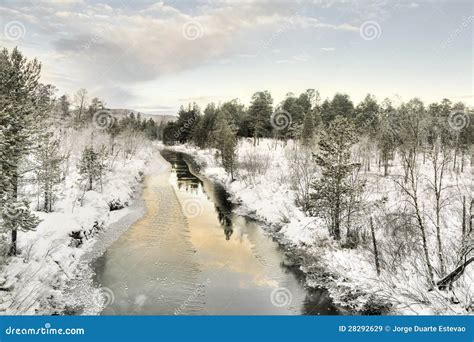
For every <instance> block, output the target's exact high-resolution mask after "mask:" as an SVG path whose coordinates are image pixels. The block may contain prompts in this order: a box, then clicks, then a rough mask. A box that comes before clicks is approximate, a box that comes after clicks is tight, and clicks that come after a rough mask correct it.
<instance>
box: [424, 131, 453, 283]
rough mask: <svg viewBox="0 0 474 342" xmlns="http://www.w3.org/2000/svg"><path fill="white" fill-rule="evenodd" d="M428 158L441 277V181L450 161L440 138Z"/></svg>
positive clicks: (442, 187)
mask: <svg viewBox="0 0 474 342" xmlns="http://www.w3.org/2000/svg"><path fill="white" fill-rule="evenodd" d="M428 158H429V160H430V162H431V166H432V171H433V175H432V177H433V178H432V179H431V180H428V182H429V184H430V188H431V190H432V191H433V194H434V196H435V208H434V210H435V219H434V225H435V228H436V241H437V244H438V259H439V265H440V272H441V274H442V275H444V274H445V272H446V264H445V260H444V253H443V244H442V238H441V210H442V208H443V207H444V205H445V202H446V199H445V198H444V197H443V193H444V190H445V189H446V186H444V183H443V179H444V176H445V173H446V171H447V170H448V165H449V162H450V160H451V157H450V151H449V150H448V147H447V146H446V145H443V144H442V142H441V138H439V137H438V138H437V139H436V141H435V142H434V144H433V148H432V149H430V150H429V153H428Z"/></svg>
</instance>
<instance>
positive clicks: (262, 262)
mask: <svg viewBox="0 0 474 342" xmlns="http://www.w3.org/2000/svg"><path fill="white" fill-rule="evenodd" d="M162 155H163V157H164V158H165V159H166V160H168V161H169V162H170V163H171V165H172V172H171V177H170V179H171V183H172V184H174V186H175V188H176V190H177V194H178V198H179V199H180V202H181V203H185V202H186V201H189V200H190V199H191V200H198V201H199V205H200V207H201V209H202V212H201V213H200V215H198V216H197V217H194V216H193V217H188V224H189V230H190V238H191V242H192V243H193V245H194V246H195V248H196V251H197V252H196V259H197V262H198V264H199V265H200V266H201V271H202V274H201V276H202V279H210V280H211V281H210V282H209V284H208V285H207V286H206V292H205V298H204V302H205V304H204V309H205V311H206V312H207V313H211V314H285V315H288V314H313V315H315V314H338V309H337V308H336V307H335V306H334V305H333V304H332V302H331V300H330V298H329V297H328V295H327V292H326V291H323V290H311V291H309V290H307V289H305V288H304V286H303V284H302V282H303V279H301V274H300V273H299V271H298V270H297V269H295V268H294V267H291V266H290V267H288V266H285V265H286V264H287V260H285V255H284V253H283V251H282V250H281V249H280V247H279V245H278V244H277V243H276V242H274V241H273V240H272V239H271V238H270V237H269V236H267V235H266V234H265V233H264V232H263V230H262V228H261V227H259V224H258V222H255V221H254V220H251V219H249V218H246V217H242V216H239V215H236V214H234V204H232V202H231V201H230V200H229V194H228V193H227V192H226V191H225V189H224V188H223V186H221V185H220V184H217V183H214V182H211V181H209V180H208V179H206V178H199V177H197V176H196V174H197V171H196V167H194V166H193V164H192V162H191V161H190V159H189V158H188V157H186V155H184V154H181V153H176V152H171V151H166V150H165V151H163V153H162ZM278 291H282V293H279V292H278ZM281 294H282V296H280V295H281ZM279 296H280V297H279ZM223 304H224V308H223V307H222V306H223Z"/></svg>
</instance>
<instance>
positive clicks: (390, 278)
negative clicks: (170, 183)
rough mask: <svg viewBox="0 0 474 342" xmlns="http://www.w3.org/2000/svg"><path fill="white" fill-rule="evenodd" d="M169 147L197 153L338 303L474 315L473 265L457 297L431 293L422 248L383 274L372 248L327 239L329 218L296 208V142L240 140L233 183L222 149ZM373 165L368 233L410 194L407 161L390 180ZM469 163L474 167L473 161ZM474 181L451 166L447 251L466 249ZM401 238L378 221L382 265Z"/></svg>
mask: <svg viewBox="0 0 474 342" xmlns="http://www.w3.org/2000/svg"><path fill="white" fill-rule="evenodd" d="M166 148H169V149H173V150H176V151H180V152H184V153H187V154H190V155H192V156H193V157H194V158H195V160H196V161H197V162H198V164H200V165H201V167H202V168H201V172H202V173H203V174H204V175H206V176H207V177H209V178H211V179H213V180H215V181H218V182H220V183H222V184H223V185H224V186H225V187H226V189H227V190H228V192H229V193H230V194H231V196H232V200H233V201H234V202H235V203H238V204H240V206H239V209H238V210H239V213H240V214H242V215H248V216H252V217H255V218H258V219H259V220H261V221H263V222H265V223H266V228H267V229H268V230H269V231H270V232H271V233H272V234H274V235H275V236H277V237H278V239H279V240H280V242H282V243H286V244H288V243H289V244H291V245H292V246H293V247H294V248H296V250H297V251H298V254H302V255H304V256H305V258H304V259H305V260H304V261H303V263H302V270H303V271H305V272H306V273H307V284H308V285H309V286H314V287H317V286H324V287H326V288H328V290H329V292H330V294H331V296H332V297H333V299H334V301H335V302H336V303H338V304H340V305H344V306H347V307H348V308H349V309H351V310H355V311H364V312H365V311H367V310H368V311H370V310H374V309H375V308H378V307H380V308H384V309H386V308H387V307H388V306H390V312H391V313H392V314H469V312H467V311H466V309H465V307H466V305H468V306H469V305H471V306H472V301H473V298H474V285H473V284H474V267H470V268H469V269H468V270H466V272H465V273H464V275H463V276H462V277H461V279H460V280H458V281H457V283H456V289H455V291H454V292H452V293H449V292H441V291H438V290H437V289H434V290H432V291H428V288H429V287H430V286H429V284H427V281H426V279H425V277H424V276H422V274H426V272H425V270H424V267H425V266H424V260H423V256H422V254H421V253H418V252H417V251H410V253H413V254H411V256H412V257H413V258H414V259H415V260H414V261H413V260H410V258H405V259H403V260H401V259H400V260H401V262H400V264H399V265H398V266H397V268H396V269H394V270H391V271H390V272H389V271H387V270H383V272H382V273H381V275H380V276H377V273H376V269H375V266H374V255H373V253H372V251H371V245H370V243H367V244H366V245H367V246H370V247H369V248H361V247H359V248H357V249H349V248H343V246H341V243H338V242H335V241H334V240H333V239H331V238H330V237H329V236H328V233H327V229H326V228H325V226H326V225H325V222H324V221H323V220H322V219H320V218H315V217H309V216H307V215H305V213H304V212H303V211H302V210H301V209H300V208H298V207H297V206H296V205H295V198H296V191H295V188H294V187H293V186H292V182H291V177H292V174H293V173H292V169H291V168H292V166H291V165H292V164H291V161H290V160H289V159H290V157H289V156H291V155H292V153H293V152H294V151H295V148H298V146H297V144H296V143H295V142H293V141H289V142H287V143H286V144H284V143H283V142H276V141H274V140H271V139H261V141H260V143H259V144H258V145H257V146H253V142H252V141H251V140H249V139H241V140H240V141H239V146H238V156H239V167H238V171H237V177H236V180H235V181H233V182H231V181H230V177H229V175H228V174H227V173H226V172H225V171H224V169H223V167H222V166H221V164H220V161H219V160H216V159H215V156H216V150H214V149H199V148H197V147H196V146H194V145H190V144H186V145H176V146H167V147H166ZM355 148H357V146H356V147H355ZM252 157H253V158H252ZM250 160H257V161H258V163H260V166H262V168H261V170H260V172H256V173H255V172H254V173H252V172H249V171H248V167H247V166H248V164H249V161H250ZM372 160H373V163H372V166H371V171H367V172H366V173H365V174H364V177H365V179H366V180H367V186H366V191H365V200H366V201H367V202H368V203H372V204H373V205H374V206H375V207H376V208H379V209H377V210H379V211H380V213H378V212H373V213H372V212H369V213H368V214H367V215H363V216H362V217H361V218H359V219H358V221H357V220H356V222H355V225H356V226H358V227H359V228H360V229H361V230H365V231H366V232H367V228H368V226H369V224H368V218H369V216H370V215H372V214H373V215H377V214H381V213H382V212H383V213H391V212H392V213H396V212H399V211H400V210H401V209H403V208H404V206H406V202H405V201H404V200H403V198H404V197H403V194H402V193H401V191H400V189H399V188H398V186H397V185H396V184H395V182H394V178H395V177H402V176H403V174H404V171H403V167H402V165H401V163H400V162H399V161H398V160H396V161H395V162H394V164H393V165H391V167H390V169H389V172H390V175H389V176H387V177H383V171H381V170H380V169H379V168H378V165H376V164H375V160H376V158H375V156H374V157H373V158H372ZM258 163H257V164H258ZM419 164H420V184H421V185H420V190H421V191H420V202H421V203H423V209H424V212H425V214H424V215H425V216H426V217H425V218H424V219H425V220H426V222H427V227H428V237H429V239H428V240H429V241H428V243H429V247H430V258H431V260H432V263H434V266H435V268H437V267H438V266H437V254H436V235H435V231H434V226H433V224H432V221H430V218H431V217H432V214H433V212H432V209H431V207H432V204H431V203H433V202H432V201H433V195H432V193H431V191H430V190H429V188H428V184H429V178H430V176H431V174H432V171H431V168H430V165H429V162H427V161H425V162H423V160H422V157H421V156H420V160H419ZM465 165H469V164H468V161H466V164H465ZM471 181H472V180H471V175H470V170H469V167H468V166H466V167H465V170H464V172H462V173H456V172H454V171H452V170H451V166H450V169H449V170H448V172H447V175H446V177H445V186H446V190H445V191H446V192H445V195H446V198H449V202H448V203H447V204H446V206H445V207H444V208H443V216H442V223H443V229H442V239H443V241H445V246H444V248H445V251H454V250H455V248H458V247H459V245H460V241H461V234H460V227H461V208H462V205H461V201H462V197H463V196H466V198H467V199H468V200H469V198H470V188H469V186H470V184H471ZM468 203H469V202H468ZM343 233H344V232H343ZM396 234H398V232H396V231H391V230H390V229H389V228H388V227H386V226H385V224H384V223H383V222H376V239H377V241H378V244H379V245H380V246H379V249H380V251H379V253H380V254H381V262H389V261H390V260H385V259H387V258H390V257H391V256H390V253H389V252H388V251H389V250H390V248H393V246H392V243H393V241H395V240H393V237H392V236H393V235H396ZM418 234H419V232H418V231H416V230H414V231H413V233H412V234H411V235H410V236H407V237H406V239H407V240H406V241H409V240H410V239H411V240H414V239H416V238H417V237H418ZM400 240H402V241H403V239H400V238H398V241H400ZM416 253H418V254H416ZM446 254H451V255H452V254H453V253H446ZM384 258H385V259H384ZM395 261H397V260H395ZM455 262H456V260H455V256H453V257H452V260H448V265H449V266H448V269H453V267H454V265H455ZM453 297H459V298H462V299H461V300H459V304H455V301H453ZM380 312H382V311H380ZM470 313H472V311H471V312H470Z"/></svg>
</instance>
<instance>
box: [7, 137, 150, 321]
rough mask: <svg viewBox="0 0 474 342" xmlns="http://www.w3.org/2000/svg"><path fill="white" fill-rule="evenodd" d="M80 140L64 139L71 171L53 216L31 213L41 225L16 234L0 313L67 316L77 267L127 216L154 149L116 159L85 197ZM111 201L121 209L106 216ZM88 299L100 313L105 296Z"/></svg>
mask: <svg viewBox="0 0 474 342" xmlns="http://www.w3.org/2000/svg"><path fill="white" fill-rule="evenodd" d="M77 134H79V133H77ZM79 135H80V136H68V137H66V138H70V139H71V142H72V141H74V143H72V144H63V146H64V148H67V149H68V150H69V151H68V152H70V160H69V163H68V164H69V170H68V173H67V176H66V180H65V182H64V184H63V188H62V189H61V191H59V193H60V194H61V197H60V198H59V200H58V201H57V203H56V205H55V211H54V212H52V213H44V212H39V211H38V212H34V213H35V214H36V215H37V216H38V217H39V218H40V219H41V220H42V222H41V223H40V224H39V226H38V227H37V228H36V229H35V230H34V231H29V232H19V233H18V248H19V250H20V254H19V255H18V256H16V257H13V258H9V259H7V261H8V262H7V263H6V264H4V265H2V270H1V278H0V296H1V297H0V314H7V315H18V314H28V315H30V314H55V313H64V312H65V310H66V311H67V310H68V308H67V307H65V305H66V303H65V299H66V297H65V289H66V288H67V287H68V286H69V284H70V283H71V282H73V281H74V280H75V279H76V278H81V277H83V276H84V274H82V273H81V272H82V270H81V269H80V267H79V266H80V265H81V258H82V257H83V256H84V254H86V253H90V252H91V250H94V249H95V246H96V245H95V243H96V241H97V236H99V233H100V232H103V231H105V230H107V229H108V228H109V227H114V225H113V223H114V222H117V221H119V220H120V219H121V218H123V217H124V216H126V215H129V214H130V210H131V209H129V208H128V207H127V206H128V205H129V204H130V203H131V201H133V196H134V194H135V193H136V192H137V191H139V189H140V182H141V180H142V177H143V174H144V173H145V172H146V170H147V163H148V162H149V161H150V159H151V158H152V156H153V148H154V146H153V145H152V144H151V143H148V144H147V145H146V146H142V147H141V148H139V149H138V150H137V152H136V154H135V155H133V156H132V157H131V158H121V157H117V158H116V160H114V162H113V163H111V164H110V165H111V169H110V170H109V171H108V172H107V174H106V175H105V177H104V182H103V188H102V191H99V190H97V191H87V192H85V193H83V190H81V187H80V186H79V185H78V181H77V180H78V178H79V175H78V173H77V168H76V165H77V162H78V160H79V158H80V154H81V151H82V149H83V147H84V146H85V144H86V143H88V140H87V139H80V138H83V136H84V135H87V132H86V133H84V132H82V133H80V134H79ZM89 136H90V134H89ZM99 138H100V137H99ZM99 138H96V140H100V139H99ZM95 143H97V141H96V142H95ZM82 196H83V199H82V201H81V200H80V198H81V197H82ZM112 201H115V202H116V203H121V204H122V205H124V206H125V208H123V209H120V210H114V211H110V209H109V204H110V203H111V202H112ZM81 202H82V203H81ZM32 207H34V204H32ZM73 235H74V237H72V236H73ZM8 237H9V235H7V234H5V235H4V236H3V238H4V239H5V240H6V242H8V241H9V240H8ZM92 294H93V296H95V297H94V298H93V300H94V301H95V302H96V303H97V310H96V311H97V312H100V305H101V302H102V301H103V296H101V293H100V292H98V291H95V292H93V293H92ZM89 313H92V312H89Z"/></svg>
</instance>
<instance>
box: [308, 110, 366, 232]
mask: <svg viewBox="0 0 474 342" xmlns="http://www.w3.org/2000/svg"><path fill="white" fill-rule="evenodd" d="M356 142H357V137H356V131H355V127H354V125H353V124H352V123H351V122H350V121H349V120H347V119H346V118H343V117H340V116H337V117H336V118H335V119H334V121H332V122H331V123H330V124H329V126H328V127H327V128H326V129H325V130H324V131H323V132H322V136H321V139H320V141H319V143H318V145H319V153H318V154H317V155H316V156H315V161H316V164H317V165H318V166H319V167H320V168H321V174H322V177H321V179H319V180H317V181H315V182H314V184H313V190H314V193H313V195H312V200H313V203H312V204H311V212H312V213H313V214H315V215H318V216H322V217H324V218H325V219H327V221H328V223H329V233H330V235H331V236H333V237H334V238H335V239H336V240H339V239H340V238H341V222H342V219H343V215H344V213H345V212H346V211H347V209H348V206H349V205H350V203H349V201H350V198H351V197H353V193H354V192H355V191H359V190H360V189H359V188H360V187H358V186H357V185H354V184H352V183H351V182H350V180H349V176H350V174H351V172H352V171H353V170H354V168H356V167H357V166H358V164H354V163H352V162H351V146H352V145H353V144H355V143H356Z"/></svg>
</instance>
